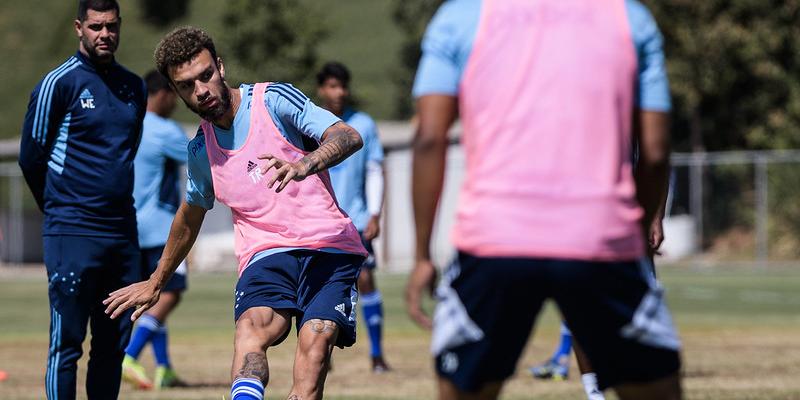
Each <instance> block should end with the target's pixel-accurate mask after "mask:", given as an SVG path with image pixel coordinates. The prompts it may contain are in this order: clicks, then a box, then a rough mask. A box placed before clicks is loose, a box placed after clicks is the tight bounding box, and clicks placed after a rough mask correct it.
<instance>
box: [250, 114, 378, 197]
mask: <svg viewBox="0 0 800 400" xmlns="http://www.w3.org/2000/svg"><path fill="white" fill-rule="evenodd" d="M363 145H364V142H363V141H362V140H361V135H359V134H358V132H357V131H356V130H355V129H353V128H352V127H351V126H350V125H347V124H345V123H344V122H341V121H340V122H337V123H335V124H333V125H331V126H330V127H328V129H326V130H325V133H323V134H322V143H320V146H319V148H317V149H316V150H314V151H312V152H311V153H309V154H308V155H306V156H305V157H303V158H301V159H300V160H298V161H297V162H288V161H285V160H281V159H280V158H277V157H275V156H273V155H272V154H262V155H260V156H259V157H258V158H259V159H261V160H266V161H267V163H266V164H265V165H263V166H262V167H261V174H266V173H267V172H269V170H270V169H272V168H273V167H274V168H275V169H276V171H275V175H274V176H273V177H272V179H270V181H269V184H268V185H267V186H268V187H269V188H272V186H274V185H275V183H276V182H280V184H279V185H278V187H277V188H276V189H275V191H276V192H280V191H281V190H283V188H285V187H286V185H288V184H289V182H291V181H292V180H295V181H302V180H303V179H305V178H306V177H307V176H309V175H313V174H316V173H317V172H321V171H324V170H326V169H328V168H330V167H332V166H334V165H336V164H338V163H340V162H342V160H344V159H345V158H347V157H350V155H352V154H353V153H355V152H356V151H358V149H360V148H361V146H363Z"/></svg>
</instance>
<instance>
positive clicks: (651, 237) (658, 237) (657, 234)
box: [647, 218, 664, 255]
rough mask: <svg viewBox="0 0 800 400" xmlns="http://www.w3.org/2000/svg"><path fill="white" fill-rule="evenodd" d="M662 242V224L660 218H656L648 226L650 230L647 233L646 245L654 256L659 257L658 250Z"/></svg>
mask: <svg viewBox="0 0 800 400" xmlns="http://www.w3.org/2000/svg"><path fill="white" fill-rule="evenodd" d="M663 242H664V224H663V222H662V220H661V218H656V219H654V220H653V222H652V223H651V224H650V230H649V231H648V232H647V243H648V245H650V251H651V252H652V253H653V254H655V255H661V252H660V251H658V249H659V248H660V247H661V243H663Z"/></svg>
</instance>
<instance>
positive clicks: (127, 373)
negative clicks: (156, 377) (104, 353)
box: [122, 354, 153, 390]
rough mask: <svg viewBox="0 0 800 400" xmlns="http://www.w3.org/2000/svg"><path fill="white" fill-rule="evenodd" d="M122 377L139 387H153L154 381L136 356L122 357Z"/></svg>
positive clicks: (143, 388) (145, 388)
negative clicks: (148, 376) (149, 377)
mask: <svg viewBox="0 0 800 400" xmlns="http://www.w3.org/2000/svg"><path fill="white" fill-rule="evenodd" d="M122 379H124V380H125V381H127V382H129V383H131V384H132V385H134V386H136V388H137V389H142V390H149V389H152V388H153V383H152V382H150V379H148V378H147V373H146V372H145V370H144V367H143V366H142V364H139V362H138V361H136V359H135V358H133V357H131V356H129V355H127V354H126V355H125V358H124V359H122Z"/></svg>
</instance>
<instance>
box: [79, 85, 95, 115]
mask: <svg viewBox="0 0 800 400" xmlns="http://www.w3.org/2000/svg"><path fill="white" fill-rule="evenodd" d="M80 101H81V108H83V109H87V108H88V109H92V110H93V109H94V95H92V92H90V91H89V89H83V92H81V96H80Z"/></svg>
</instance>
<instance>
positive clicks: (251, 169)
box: [247, 161, 262, 183]
mask: <svg viewBox="0 0 800 400" xmlns="http://www.w3.org/2000/svg"><path fill="white" fill-rule="evenodd" d="M247 175H248V176H250V180H252V181H253V183H258V182H261V177H262V175H261V168H258V164H256V163H254V162H252V161H248V162H247Z"/></svg>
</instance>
